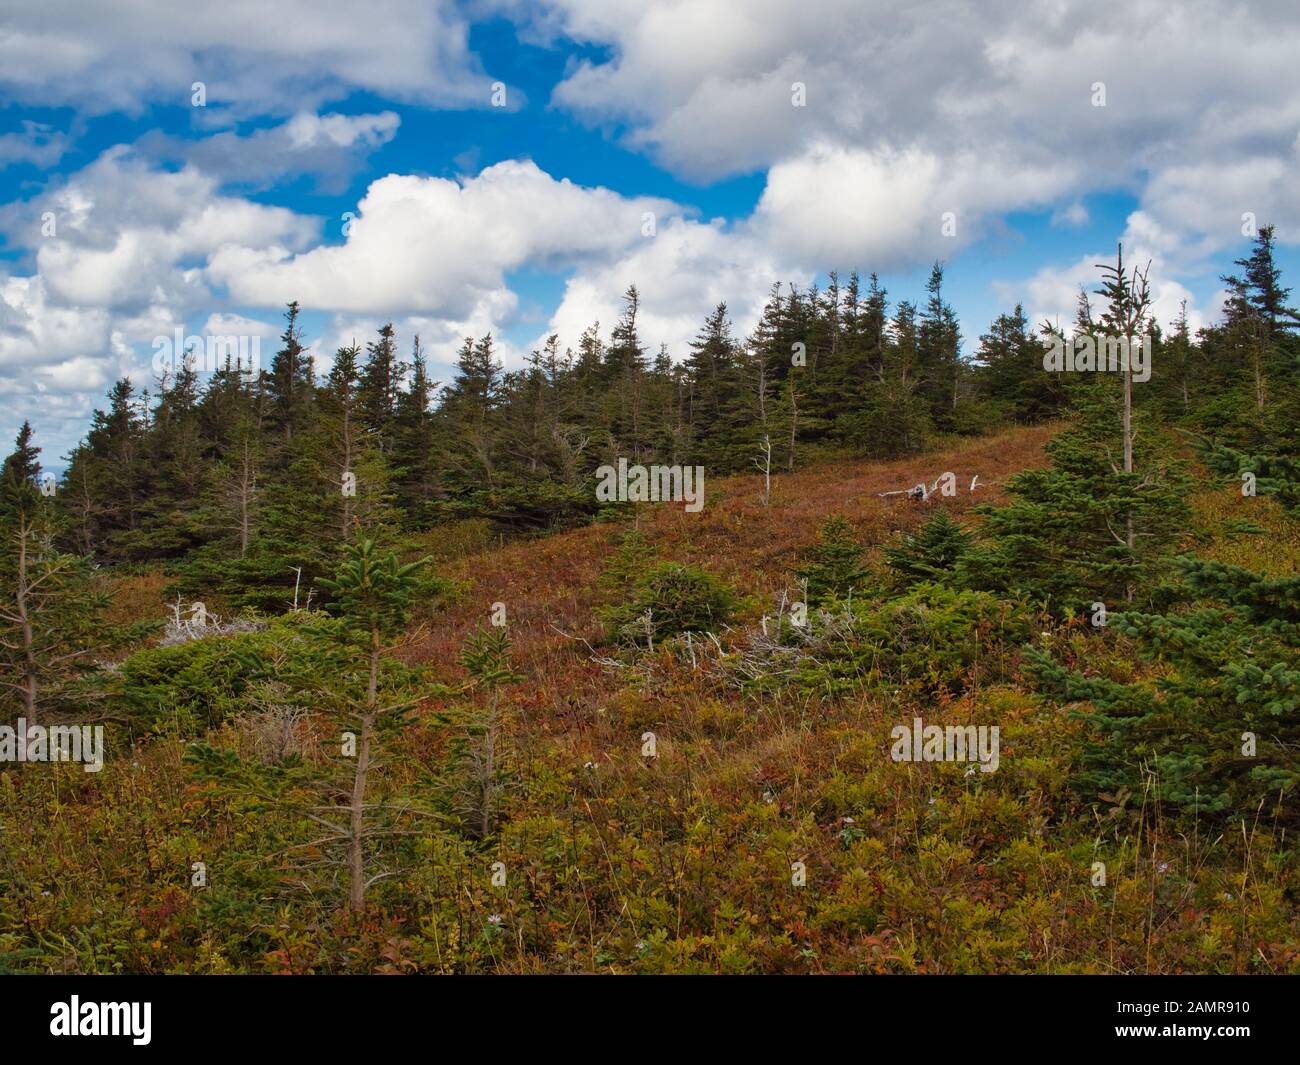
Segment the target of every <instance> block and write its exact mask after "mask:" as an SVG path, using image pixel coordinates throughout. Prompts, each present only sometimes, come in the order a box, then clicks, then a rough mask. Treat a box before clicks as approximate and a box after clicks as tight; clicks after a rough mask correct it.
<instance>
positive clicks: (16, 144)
mask: <svg viewBox="0 0 1300 1065" xmlns="http://www.w3.org/2000/svg"><path fill="white" fill-rule="evenodd" d="M22 127H23V128H22V132H20V133H5V134H3V135H0V169H3V168H4V167H6V166H11V165H13V164H14V163H31V164H32V165H34V166H39V167H51V166H54V165H55V164H56V163H58V161H59V160H60V159H62V158H63V155H64V153H65V152H66V151H67V150H68V148H69V147H70V146H71V143H72V142H71V140H70V138H69V137H68V136H66V135H65V134H63V133H60V132H58V131H57V130H55V129H54V128H53V127H51V126H47V125H44V124H42V123H40V122H32V121H30V120H27V119H24V120H23V123H22Z"/></svg>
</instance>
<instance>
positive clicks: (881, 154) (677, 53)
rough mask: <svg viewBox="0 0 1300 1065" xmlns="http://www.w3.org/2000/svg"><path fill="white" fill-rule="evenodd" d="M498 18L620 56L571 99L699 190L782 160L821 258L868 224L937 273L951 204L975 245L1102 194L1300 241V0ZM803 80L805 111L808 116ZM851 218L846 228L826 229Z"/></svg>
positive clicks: (1203, 228) (1166, 216)
mask: <svg viewBox="0 0 1300 1065" xmlns="http://www.w3.org/2000/svg"><path fill="white" fill-rule="evenodd" d="M504 6H505V7H506V8H507V9H508V10H511V11H512V12H513V14H514V16H515V17H516V18H517V19H519V20H520V21H521V22H523V23H524V24H525V25H527V26H529V27H530V30H531V32H533V33H534V34H536V35H537V36H538V38H539V39H543V40H545V39H553V38H555V37H557V36H560V35H563V36H568V37H571V38H574V39H576V40H579V41H583V42H587V43H590V44H593V45H597V46H600V47H601V48H603V49H604V51H603V53H601V54H600V57H599V58H596V59H588V60H584V61H582V62H580V63H578V64H577V65H576V66H575V67H574V69H573V70H572V71H571V73H570V74H569V75H568V77H566V79H565V80H564V81H563V82H562V83H561V84H560V85H559V86H558V87H557V88H556V90H555V92H554V94H553V102H554V103H555V104H556V105H558V106H560V107H563V108H565V109H568V110H570V111H572V112H573V113H575V114H577V115H579V116H580V117H582V118H584V119H586V120H587V121H589V122H591V123H593V124H608V125H609V126H610V127H611V128H618V129H622V130H623V131H624V132H623V133H622V135H623V136H624V137H625V139H626V141H627V142H628V143H629V144H630V145H632V146H634V147H637V148H642V149H644V150H646V151H648V152H650V153H651V154H652V155H653V156H654V157H655V158H656V159H657V160H659V161H660V162H661V163H663V164H664V165H666V166H668V167H670V168H672V169H673V170H675V171H676V172H678V173H679V174H682V175H685V176H687V177H690V178H692V179H696V180H711V179H714V178H718V177H722V176H726V175H730V174H737V173H745V172H750V171H753V170H755V169H763V168H771V169H770V172H769V175H768V189H767V192H766V194H765V200H766V205H765V209H766V210H768V212H769V213H770V214H771V215H773V217H774V218H775V226H776V232H777V234H778V236H780V237H781V238H782V239H783V240H784V241H785V242H787V243H789V244H791V245H792V246H798V245H800V244H803V245H807V246H808V248H809V251H810V252H811V251H815V250H819V249H824V251H823V254H824V255H825V256H826V258H827V259H838V258H839V257H840V255H841V254H842V251H841V249H842V247H843V246H844V245H846V244H848V243H849V242H850V241H849V237H848V235H847V234H848V233H854V234H857V235H858V237H859V238H860V239H862V240H865V241H866V242H867V246H868V247H874V246H878V245H886V246H888V248H889V252H890V255H889V257H891V258H896V257H897V256H898V254H900V249H901V248H902V246H903V245H904V244H919V245H920V247H919V248H918V252H919V254H917V255H915V256H914V259H915V260H916V261H920V260H922V259H924V258H925V257H926V256H928V255H930V254H932V252H933V249H932V248H931V247H929V245H930V243H931V238H932V233H933V231H934V229H935V225H934V224H933V219H934V218H935V217H936V216H937V215H938V214H939V213H940V212H942V211H945V210H960V209H962V208H963V207H964V209H965V212H966V216H965V219H964V221H965V224H966V226H967V233H970V232H977V231H978V229H979V227H980V225H981V224H982V220H983V219H984V218H986V217H988V216H989V215H992V214H996V213H997V212H1000V211H1006V210H1012V209H1025V208H1040V207H1044V206H1050V205H1052V204H1053V203H1056V202H1058V201H1060V200H1063V199H1065V198H1067V197H1068V198H1070V199H1071V200H1077V199H1078V198H1079V197H1080V196H1082V195H1085V194H1087V193H1089V192H1093V191H1098V190H1123V191H1127V192H1131V193H1134V194H1136V195H1138V196H1139V197H1140V198H1141V200H1142V206H1143V207H1144V209H1146V210H1147V211H1148V212H1149V213H1150V214H1151V215H1152V216H1153V217H1155V218H1156V219H1157V220H1158V221H1159V222H1160V223H1161V224H1162V225H1165V226H1167V227H1177V228H1181V229H1182V230H1184V231H1186V232H1188V233H1189V234H1192V235H1195V237H1196V238H1197V239H1199V240H1201V241H1202V242H1204V244H1205V245H1206V246H1213V247H1217V248H1222V247H1226V246H1228V245H1230V244H1232V243H1233V242H1234V241H1235V240H1237V239H1238V231H1239V227H1240V215H1241V213H1242V212H1245V211H1254V212H1256V215H1257V217H1258V218H1259V220H1260V222H1261V223H1263V222H1264V221H1265V220H1266V219H1271V220H1275V221H1278V222H1279V236H1280V237H1282V239H1284V240H1297V239H1300V201H1298V200H1297V196H1300V193H1297V192H1296V184H1295V182H1294V181H1289V180H1288V175H1289V174H1293V173H1294V170H1295V164H1296V157H1295V152H1296V143H1297V141H1296V138H1297V130H1298V129H1300V91H1297V90H1300V68H1298V67H1297V65H1296V63H1295V61H1294V56H1295V54H1296V51H1297V49H1298V48H1300V9H1298V8H1296V7H1295V5H1294V4H1287V3H1280V2H1278V3H1267V4H1263V5H1251V6H1250V7H1249V8H1245V7H1242V6H1240V5H1236V4H1230V3H1227V2H1226V0H1196V2H1194V3H1191V4H1183V5H1176V6H1173V7H1171V6H1170V5H1168V4H1165V3H1162V2H1159V0H1123V2H1121V0H1106V2H1102V3H1097V2H1095V0H1087V2H1086V3H1085V2H1084V0H1040V2H1037V3H1029V4H1026V3H1024V2H1022V0H1016V2H1011V0H995V2H993V3H988V4H980V5H977V6H975V5H972V6H961V5H953V4H924V5H914V6H912V7H911V8H907V9H904V10H899V8H898V6H897V5H895V4H889V3H886V2H884V0H874V2H872V0H868V2H863V0H827V2H826V3H823V4H819V5H818V6H817V12H816V17H809V12H808V10H807V9H806V8H804V7H800V6H799V5H791V4H787V3H782V2H780V0H755V2H753V3H748V4H744V5H736V4H733V3H730V2H729V0H698V2H695V3H691V4H643V3H638V2H634V0H601V2H599V3H596V2H593V0H547V2H546V3H544V4H542V5H540V6H539V5H536V4H528V5H524V4H509V3H507V4H504ZM1245 56H1249V61H1247V62H1243V57H1245ZM794 82H800V83H802V84H803V85H804V86H805V88H806V106H803V107H795V106H792V95H791V86H792V84H793V83H794ZM1099 104H1101V105H1103V106H1098V105H1099ZM818 179H821V180H823V181H825V182H826V184H825V186H824V189H825V191H826V193H827V195H826V197H825V198H826V200H828V201H831V202H829V203H826V204H821V203H819V202H818V190H817V189H816V187H815V185H814V182H815V181H816V180H818ZM803 189H808V190H809V191H807V192H804V193H803V194H802V195H801V190H803ZM832 194H833V195H832ZM841 207H843V209H844V210H845V212H846V213H847V215H848V225H847V227H846V232H840V231H839V230H838V228H837V227H835V226H830V227H828V226H827V225H826V224H825V222H824V216H826V215H829V214H831V213H833V212H837V211H839V210H840V209H841ZM787 211H788V212H789V216H788V219H786V218H776V216H777V215H778V213H784V212H787ZM1076 215H1077V212H1076ZM1060 220H1062V221H1071V222H1072V221H1073V219H1071V218H1069V217H1068V216H1066V215H1062V216H1061V218H1060ZM822 236H824V237H825V238H826V239H825V241H824V242H823V243H821V244H820V245H819V244H818V239H819V237H822ZM859 258H860V257H859Z"/></svg>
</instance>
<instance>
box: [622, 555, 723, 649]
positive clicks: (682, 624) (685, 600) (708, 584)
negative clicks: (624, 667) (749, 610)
mask: <svg viewBox="0 0 1300 1065" xmlns="http://www.w3.org/2000/svg"><path fill="white" fill-rule="evenodd" d="M626 594H627V599H626V601H625V602H622V603H619V604H616V605H615V606H612V607H609V608H607V609H605V610H604V611H602V612H601V614H600V617H601V621H602V622H603V623H604V625H605V631H606V633H607V634H608V637H609V639H610V640H611V641H613V642H616V643H623V644H628V645H630V646H634V647H635V646H643V647H652V645H653V644H655V643H658V642H661V641H663V640H665V639H667V638H668V637H671V636H677V635H680V634H682V633H686V632H694V633H704V632H713V633H716V632H719V631H720V630H721V628H722V626H723V625H725V624H726V623H727V622H728V621H729V620H730V619H731V616H732V614H733V612H734V611H735V609H736V605H737V603H736V598H735V595H734V593H733V592H732V591H731V589H730V588H728V587H727V586H726V585H725V584H724V583H723V582H722V581H720V580H719V579H718V578H717V577H715V576H714V575H713V574H711V573H708V572H706V571H705V570H702V569H700V568H699V567H697V566H682V565H678V564H677V563H675V562H661V563H659V564H657V565H655V566H653V567H651V568H650V569H649V570H647V571H645V572H643V573H642V574H641V575H640V576H638V577H634V578H633V580H632V583H631V584H630V585H629V586H628V587H627V590H626Z"/></svg>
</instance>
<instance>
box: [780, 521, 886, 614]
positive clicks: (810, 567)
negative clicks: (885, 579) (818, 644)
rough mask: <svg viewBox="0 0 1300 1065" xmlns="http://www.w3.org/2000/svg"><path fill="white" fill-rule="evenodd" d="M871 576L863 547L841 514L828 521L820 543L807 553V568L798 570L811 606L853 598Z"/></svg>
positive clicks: (805, 564)
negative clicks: (833, 600) (866, 564)
mask: <svg viewBox="0 0 1300 1065" xmlns="http://www.w3.org/2000/svg"><path fill="white" fill-rule="evenodd" d="M869 573H870V571H869V570H868V569H867V567H866V566H865V565H864V563H863V557H862V544H861V543H860V542H859V541H858V539H857V537H855V536H854V535H853V528H852V526H850V525H849V523H848V522H847V521H845V520H844V518H843V517H841V516H840V515H838V514H836V515H833V516H831V517H829V518H827V519H826V521H825V522H824V523H823V525H822V527H821V529H820V530H819V532H818V539H817V543H816V544H814V545H813V546H812V547H810V548H809V549H808V550H807V552H805V562H804V564H803V565H802V566H800V567H799V568H798V569H796V570H795V576H797V577H798V578H799V580H800V582H801V583H802V584H803V586H804V589H805V593H806V595H807V597H808V605H809V606H815V605H818V604H820V603H822V602H824V601H826V600H829V599H837V598H839V599H843V598H847V597H849V596H851V595H853V593H854V592H856V591H858V590H859V589H860V588H861V587H862V586H863V584H864V583H865V582H866V580H867V577H868V575H869Z"/></svg>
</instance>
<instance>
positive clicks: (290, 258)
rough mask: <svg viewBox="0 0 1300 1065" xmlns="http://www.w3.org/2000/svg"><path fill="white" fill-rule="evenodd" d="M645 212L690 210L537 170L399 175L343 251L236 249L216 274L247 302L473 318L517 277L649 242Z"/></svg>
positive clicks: (225, 252)
mask: <svg viewBox="0 0 1300 1065" xmlns="http://www.w3.org/2000/svg"><path fill="white" fill-rule="evenodd" d="M647 213H648V214H652V215H654V216H655V217H656V218H659V217H667V216H670V215H673V214H680V213H681V208H679V207H677V206H676V205H674V204H672V203H670V202H669V201H666V200H662V199H656V198H650V197H624V196H620V195H619V194H617V193H614V192H611V191H609V190H608V189H603V188H586V187H583V186H580V185H575V184H573V183H572V182H570V181H568V180H558V181H557V180H556V179H555V178H553V177H551V176H550V175H549V174H546V173H544V172H543V171H542V170H540V169H539V168H538V167H537V166H536V165H535V164H534V163H532V162H530V161H527V160H510V161H507V162H503V163H498V164H496V165H495V166H491V167H488V168H487V169H485V170H484V171H482V172H481V173H480V174H479V175H478V176H477V177H473V178H464V179H461V180H459V181H455V180H450V179H445V178H430V177H415V176H410V175H399V174H389V175H388V176H387V177H383V178H380V179H379V180H378V181H375V182H374V183H373V184H372V185H371V186H370V188H369V189H368V190H367V192H366V195H365V196H364V197H363V198H362V200H361V202H360V204H358V206H357V210H356V212H355V214H356V217H355V218H354V219H350V220H349V221H348V223H347V230H348V231H347V234H346V236H345V239H344V241H343V243H342V244H330V245H321V246H318V247H315V248H312V249H311V250H310V251H305V252H302V253H300V254H297V255H293V254H290V252H289V251H288V249H287V248H285V247H284V246H276V247H264V248H259V247H255V246H252V245H250V244H248V243H247V242H244V243H239V244H235V243H231V244H230V245H228V246H226V247H224V248H221V249H219V250H218V251H217V252H216V253H215V254H214V255H213V256H212V258H211V261H210V263H209V266H208V269H207V271H206V276H207V277H209V278H210V279H212V280H213V281H215V282H219V283H221V284H224V285H226V286H228V288H229V291H230V294H231V296H232V298H234V299H235V300H236V301H237V302H241V303H247V304H260V305H265V304H268V303H283V302H286V301H287V300H290V299H300V300H302V301H303V302H304V303H307V304H310V305H312V306H317V307H329V308H333V309H336V310H340V311H357V312H369V313H395V314H401V313H413V312H424V313H426V314H433V315H437V316H440V317H447V318H464V317H467V316H469V315H470V313H471V310H472V308H474V307H475V306H478V305H480V304H482V303H483V302H484V301H485V300H489V301H491V300H496V301H497V302H498V304H499V303H500V301H501V300H502V299H504V298H506V296H505V292H506V284H505V273H506V272H507V271H509V270H513V269H515V268H517V267H520V266H522V265H524V264H526V263H527V264H532V265H535V266H549V267H557V268H558V267H562V266H564V265H566V264H569V263H572V262H575V261H577V260H579V259H588V258H596V259H599V258H601V257H604V256H608V255H611V254H616V253H618V252H619V251H620V250H622V249H625V248H627V247H629V246H631V245H632V244H634V243H635V242H637V241H639V240H641V239H643V238H642V237H641V231H642V227H643V225H644V219H645V216H646V215H647Z"/></svg>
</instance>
